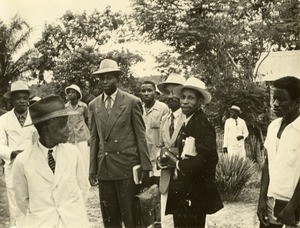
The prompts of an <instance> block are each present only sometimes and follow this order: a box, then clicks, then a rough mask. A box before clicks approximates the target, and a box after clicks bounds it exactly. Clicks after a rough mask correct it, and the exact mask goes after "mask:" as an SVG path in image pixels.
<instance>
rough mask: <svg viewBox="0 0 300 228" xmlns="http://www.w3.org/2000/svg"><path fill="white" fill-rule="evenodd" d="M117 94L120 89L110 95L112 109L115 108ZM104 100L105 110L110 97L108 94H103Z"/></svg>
mask: <svg viewBox="0 0 300 228" xmlns="http://www.w3.org/2000/svg"><path fill="white" fill-rule="evenodd" d="M117 92H118V89H116V91H115V92H114V93H113V94H112V95H110V97H111V108H112V107H113V106H114V103H115V100H116V96H117ZM103 96H104V97H103V100H104V102H105V108H107V97H108V95H107V94H106V93H103Z"/></svg>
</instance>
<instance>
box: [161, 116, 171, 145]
mask: <svg viewBox="0 0 300 228" xmlns="http://www.w3.org/2000/svg"><path fill="white" fill-rule="evenodd" d="M169 126H170V120H169V113H168V116H166V121H165V124H164V125H163V129H162V132H163V137H164V139H165V140H166V142H168V143H169V145H170V146H171V142H170V140H171V139H170V132H169Z"/></svg>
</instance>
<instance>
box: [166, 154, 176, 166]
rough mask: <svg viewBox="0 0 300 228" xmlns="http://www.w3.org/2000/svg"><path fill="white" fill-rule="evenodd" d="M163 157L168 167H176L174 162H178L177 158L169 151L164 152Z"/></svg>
mask: <svg viewBox="0 0 300 228" xmlns="http://www.w3.org/2000/svg"><path fill="white" fill-rule="evenodd" d="M164 155H165V156H166V158H167V160H166V164H167V166H168V167H176V162H177V161H178V158H176V156H175V155H174V154H172V153H171V152H170V151H169V150H166V151H165V152H164Z"/></svg>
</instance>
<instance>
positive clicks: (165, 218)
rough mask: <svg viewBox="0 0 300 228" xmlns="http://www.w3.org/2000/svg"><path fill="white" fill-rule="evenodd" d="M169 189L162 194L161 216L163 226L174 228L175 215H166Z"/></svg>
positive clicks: (163, 227)
mask: <svg viewBox="0 0 300 228" xmlns="http://www.w3.org/2000/svg"><path fill="white" fill-rule="evenodd" d="M168 191H169V190H167V192H166V193H165V194H160V216H161V227H162V228H172V227H174V220H173V215H165V212H166V205H167V199H168Z"/></svg>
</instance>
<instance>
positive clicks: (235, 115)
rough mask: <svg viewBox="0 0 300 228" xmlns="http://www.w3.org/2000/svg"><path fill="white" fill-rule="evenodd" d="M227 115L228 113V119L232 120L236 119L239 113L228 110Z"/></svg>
mask: <svg viewBox="0 0 300 228" xmlns="http://www.w3.org/2000/svg"><path fill="white" fill-rule="evenodd" d="M229 113H230V117H231V118H233V119H237V118H238V115H239V112H238V111H236V110H233V109H230V110H229Z"/></svg>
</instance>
